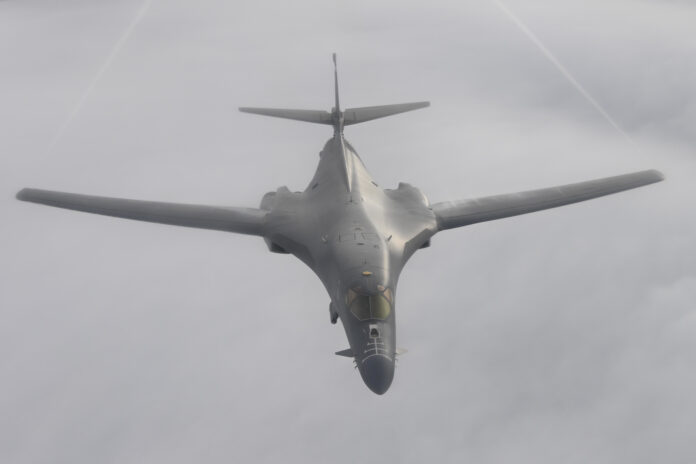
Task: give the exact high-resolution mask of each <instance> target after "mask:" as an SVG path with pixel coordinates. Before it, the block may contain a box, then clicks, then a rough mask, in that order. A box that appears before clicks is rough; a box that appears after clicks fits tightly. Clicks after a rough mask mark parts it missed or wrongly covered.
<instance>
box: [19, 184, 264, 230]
mask: <svg viewBox="0 0 696 464" xmlns="http://www.w3.org/2000/svg"><path fill="white" fill-rule="evenodd" d="M17 199H18V200H22V201H29V202H32V203H40V204H43V205H48V206H55V207H58V208H65V209H72V210H76V211H83V212H86V213H95V214H102V215H105V216H114V217H119V218H125V219H135V220H137V221H147V222H156V223H159V224H169V225H175V226H184V227H195V228H199V229H212V230H222V231H226V232H237V233H240V234H249V235H261V234H262V227H263V223H264V218H265V216H266V211H263V210H260V209H255V208H234V207H225V206H205V205H187V204H179V203H164V202H157V201H142V200H126V199H121V198H109V197H98V196H92V195H80V194H76V193H65V192H54V191H50V190H39V189H31V188H25V189H22V190H21V191H20V192H18V193H17Z"/></svg>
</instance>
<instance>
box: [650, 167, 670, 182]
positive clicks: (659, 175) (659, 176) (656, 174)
mask: <svg viewBox="0 0 696 464" xmlns="http://www.w3.org/2000/svg"><path fill="white" fill-rule="evenodd" d="M648 172H649V173H650V174H652V176H653V177H654V178H655V182H662V181H663V180H665V179H666V177H665V175H664V174H663V173H662V172H661V171H658V170H657V169H651V170H650V171H648Z"/></svg>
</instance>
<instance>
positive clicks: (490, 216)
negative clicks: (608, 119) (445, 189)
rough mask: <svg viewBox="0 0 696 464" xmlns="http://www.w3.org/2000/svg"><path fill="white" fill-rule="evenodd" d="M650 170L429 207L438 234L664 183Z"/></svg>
mask: <svg viewBox="0 0 696 464" xmlns="http://www.w3.org/2000/svg"><path fill="white" fill-rule="evenodd" d="M664 178H665V177H664V176H663V175H662V173H661V172H659V171H656V170H654V169H652V170H649V171H640V172H634V173H631V174H624V175H621V176H614V177H605V178H604V179H597V180H590V181H587V182H578V183H576V184H568V185H561V186H558V187H550V188H544V189H539V190H529V191H526V192H519V193H508V194H504V195H495V196H490V197H482V198H474V199H469V200H459V201H447V202H443V203H435V204H434V205H431V209H432V210H433V213H435V217H436V218H437V226H438V230H445V229H452V228H454V227H462V226H468V225H469V224H475V223H477V222H484V221H492V220H494V219H502V218H506V217H510V216H517V215H520V214H526V213H533V212H534V211H541V210H544V209H549V208H556V207H558V206H563V205H569V204H572V203H578V202H580V201H585V200H590V199H592V198H597V197H602V196H604V195H611V194H612V193H617V192H621V191H623V190H629V189H633V188H637V187H642V186H643V185H648V184H653V183H655V182H660V181H662V180H664Z"/></svg>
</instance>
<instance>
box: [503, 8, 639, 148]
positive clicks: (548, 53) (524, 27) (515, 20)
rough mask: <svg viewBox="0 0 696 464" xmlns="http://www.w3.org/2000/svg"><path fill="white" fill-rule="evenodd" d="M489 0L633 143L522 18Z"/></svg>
mask: <svg viewBox="0 0 696 464" xmlns="http://www.w3.org/2000/svg"><path fill="white" fill-rule="evenodd" d="M491 1H492V2H493V3H495V4H496V6H497V7H498V8H499V9H500V11H502V12H503V13H504V14H505V16H507V17H508V19H510V21H512V22H513V23H515V25H516V26H517V27H518V28H519V29H520V30H521V31H522V32H523V33H524V35H526V36H527V38H528V39H529V40H531V41H532V42H533V43H534V45H536V46H537V48H538V49H539V50H540V51H541V53H543V54H544V56H545V57H546V58H548V60H549V61H550V62H551V63H552V64H553V65H554V66H555V67H556V69H558V71H559V72H560V73H561V74H563V77H565V78H566V79H567V80H568V82H570V83H571V84H572V86H573V87H575V89H576V90H577V91H578V92H580V94H581V95H582V96H583V97H585V99H586V100H587V101H588V102H590V104H591V105H592V106H594V108H595V109H596V110H597V111H599V113H600V114H601V115H602V116H604V119H606V120H607V121H608V122H609V124H611V125H612V126H613V127H614V129H616V130H617V131H619V132H620V133H621V135H623V136H624V137H625V138H626V140H628V141H629V142H631V143H633V140H632V139H631V137H630V136H629V135H628V134H627V133H626V132H624V130H623V129H622V128H621V126H619V124H618V123H617V122H616V121H615V120H614V118H612V117H611V115H609V113H608V112H607V111H606V110H605V109H604V108H603V107H602V105H600V104H599V102H598V101H597V100H595V99H594V98H593V97H592V95H590V93H589V92H588V91H587V90H585V88H584V87H583V86H582V85H581V84H580V82H578V81H577V79H575V78H574V77H573V75H572V74H571V73H570V71H568V69H566V67H565V66H563V64H562V63H561V62H560V61H558V59H557V58H556V57H555V56H554V54H553V53H551V51H550V50H549V49H548V48H546V46H545V45H544V44H543V43H542V42H541V40H539V38H538V37H537V36H536V35H535V34H534V33H533V32H532V31H531V30H530V29H529V28H528V27H527V25H526V24H524V23H523V22H522V20H521V19H520V18H518V17H517V16H516V15H515V13H513V12H512V10H510V9H509V8H508V7H507V6H505V4H503V3H502V2H501V1H500V0H491Z"/></svg>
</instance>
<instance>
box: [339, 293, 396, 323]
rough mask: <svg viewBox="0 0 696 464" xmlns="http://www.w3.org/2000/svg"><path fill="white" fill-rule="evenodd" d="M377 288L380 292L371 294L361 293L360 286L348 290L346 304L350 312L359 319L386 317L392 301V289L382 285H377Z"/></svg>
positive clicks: (389, 311)
mask: <svg viewBox="0 0 696 464" xmlns="http://www.w3.org/2000/svg"><path fill="white" fill-rule="evenodd" d="M378 290H379V291H380V293H375V294H371V295H368V294H365V293H362V292H361V290H360V288H352V289H350V290H348V294H347V295H346V304H347V305H348V309H350V312H351V313H353V315H354V316H355V317H357V318H358V319H359V320H361V321H366V320H368V319H379V320H384V319H386V318H388V317H389V314H390V313H391V307H392V304H393V302H394V301H393V300H394V297H393V294H392V291H391V290H390V289H388V288H384V287H382V286H379V287H378Z"/></svg>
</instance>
